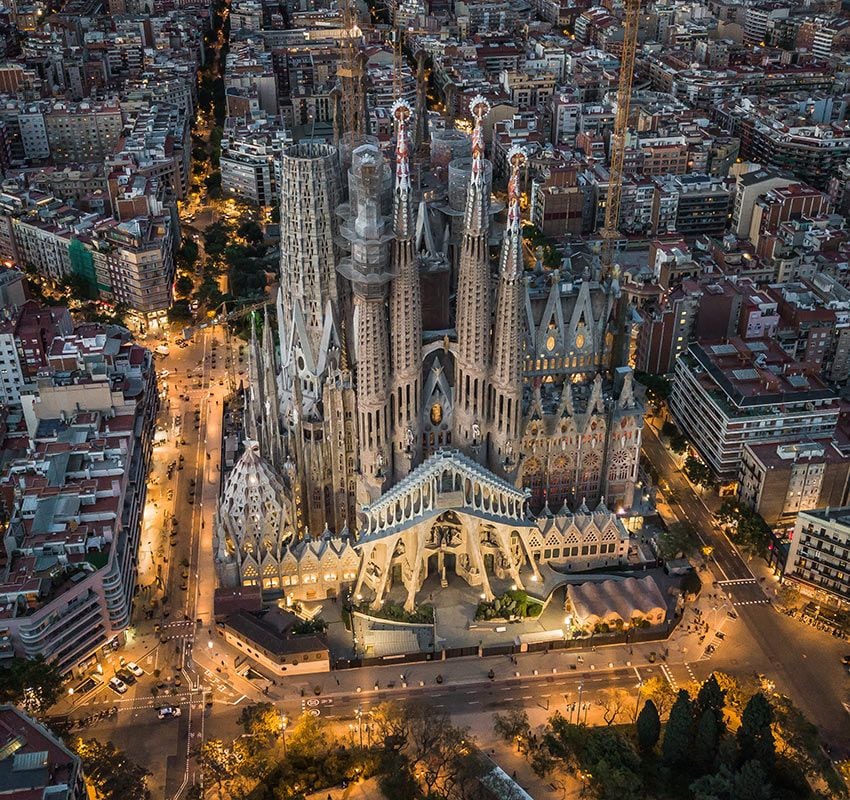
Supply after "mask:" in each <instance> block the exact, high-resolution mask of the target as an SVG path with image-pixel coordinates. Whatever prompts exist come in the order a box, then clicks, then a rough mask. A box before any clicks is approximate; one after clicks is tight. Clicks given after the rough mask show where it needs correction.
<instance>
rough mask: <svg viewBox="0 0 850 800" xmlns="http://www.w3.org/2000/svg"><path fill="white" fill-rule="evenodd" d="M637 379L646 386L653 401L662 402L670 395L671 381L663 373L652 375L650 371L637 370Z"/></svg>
mask: <svg viewBox="0 0 850 800" xmlns="http://www.w3.org/2000/svg"><path fill="white" fill-rule="evenodd" d="M635 380H636V381H637V382H638V383H640V384H642V385H643V386H645V387H646V397H647V399H648V400H649V401H650V402H651V403H660V402H661V401H663V400H666V399H667V398H668V397H669V396H670V381H668V380H667V378H665V377H664V376H663V375H651V374H650V373H648V372H640V371H637V372H635ZM666 424H668V423H665V425H666ZM662 432H663V428H662Z"/></svg>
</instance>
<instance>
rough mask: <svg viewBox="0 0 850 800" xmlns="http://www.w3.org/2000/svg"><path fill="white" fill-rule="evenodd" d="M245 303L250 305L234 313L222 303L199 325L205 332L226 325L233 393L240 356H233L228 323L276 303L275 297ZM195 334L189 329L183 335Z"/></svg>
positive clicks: (230, 382)
mask: <svg viewBox="0 0 850 800" xmlns="http://www.w3.org/2000/svg"><path fill="white" fill-rule="evenodd" d="M243 302H248V305H246V306H242V307H241V308H237V309H234V310H233V311H228V310H227V302H224V303H222V304H221V305H220V306H218V307H216V308H215V309H213V311H212V312H211V313H212V314H213V316H212V317H211V318H210V319H209V320H208V321H207V322H202V323H201V324H200V325H198V330H203V329H204V328H213V327H215V326H216V325H224V338H225V346H226V348H227V353H228V356H227V362H228V368H227V385H228V388H229V389H230V392H231V393H233V392H234V391H236V370H235V364H234V362H235V358H237V357H238V356H234V354H233V338H232V336H231V333H230V325H229V324H228V323H230V322H234V321H235V320H237V319H242V318H243V317H247V316H248V315H249V314H253V313H254V312H255V311H257V310H259V309H261V308H263V307H264V306H268V305H272V304H273V303H274V297H266V298H264V299H263V300H259V301H253V302H252V301H243ZM193 332H194V329H191V328H187V329H186V330H185V331H184V333H183V335H184V338H185V339H189V338H191V336H192V333H193Z"/></svg>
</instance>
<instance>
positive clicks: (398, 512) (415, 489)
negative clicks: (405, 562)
mask: <svg viewBox="0 0 850 800" xmlns="http://www.w3.org/2000/svg"><path fill="white" fill-rule="evenodd" d="M526 497H527V493H526V492H525V491H523V490H522V489H517V487H516V486H514V485H513V484H512V483H509V482H508V481H506V480H504V479H503V478H500V477H498V476H497V475H494V474H493V473H492V472H490V470H488V469H487V468H486V467H483V466H481V464H478V463H477V462H475V461H473V460H472V459H470V458H467V457H466V456H465V455H463V454H462V453H460V452H458V451H457V450H438V451H437V452H436V453H434V454H433V455H432V456H430V457H429V458H427V459H426V460H425V461H423V462H422V463H421V464H420V465H419V466H418V467H417V468H416V469H414V470H413V472H411V473H410V474H409V475H407V476H406V477H405V478H403V479H402V480H401V481H399V482H398V483H397V484H396V485H395V486H393V487H392V488H391V489H390V490H389V491H387V492H386V493H384V494H383V495H382V496H381V497H380V498H378V499H377V500H376V501H375V502H374V503H372V504H371V505H369V506H365V507H364V508H363V513H364V514H365V516H366V524H365V527H364V529H363V530H362V531H361V534H360V537H359V539H358V545H360V544H363V543H365V542H368V541H370V540H372V539H376V538H383V537H384V536H387V535H390V534H394V533H397V532H399V531H400V530H403V529H404V528H407V527H409V526H410V525H414V524H417V523H419V522H422V521H423V520H424V519H427V518H429V517H432V516H439V515H440V514H442V513H443V512H444V511H446V510H448V509H450V508H451V509H454V510H457V511H468V512H469V513H471V514H475V515H477V516H481V517H487V518H491V519H493V520H494V521H499V522H505V523H507V524H512V525H515V526H523V527H529V526H532V525H533V524H534V523H533V520H532V519H531V517H530V516H529V514H528V511H527V509H526Z"/></svg>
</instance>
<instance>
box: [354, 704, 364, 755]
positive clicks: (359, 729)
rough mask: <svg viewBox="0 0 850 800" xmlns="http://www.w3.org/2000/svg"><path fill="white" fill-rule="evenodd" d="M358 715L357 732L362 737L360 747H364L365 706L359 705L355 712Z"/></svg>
mask: <svg viewBox="0 0 850 800" xmlns="http://www.w3.org/2000/svg"><path fill="white" fill-rule="evenodd" d="M355 714H356V716H357V734H358V736H359V737H360V747H361V748H362V747H363V708H362V707H361V706H357V711H356V712H355Z"/></svg>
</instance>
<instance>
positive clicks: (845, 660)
mask: <svg viewBox="0 0 850 800" xmlns="http://www.w3.org/2000/svg"><path fill="white" fill-rule="evenodd" d="M841 663H842V664H850V654H848V655H846V656H844V658H842V659H841Z"/></svg>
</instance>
